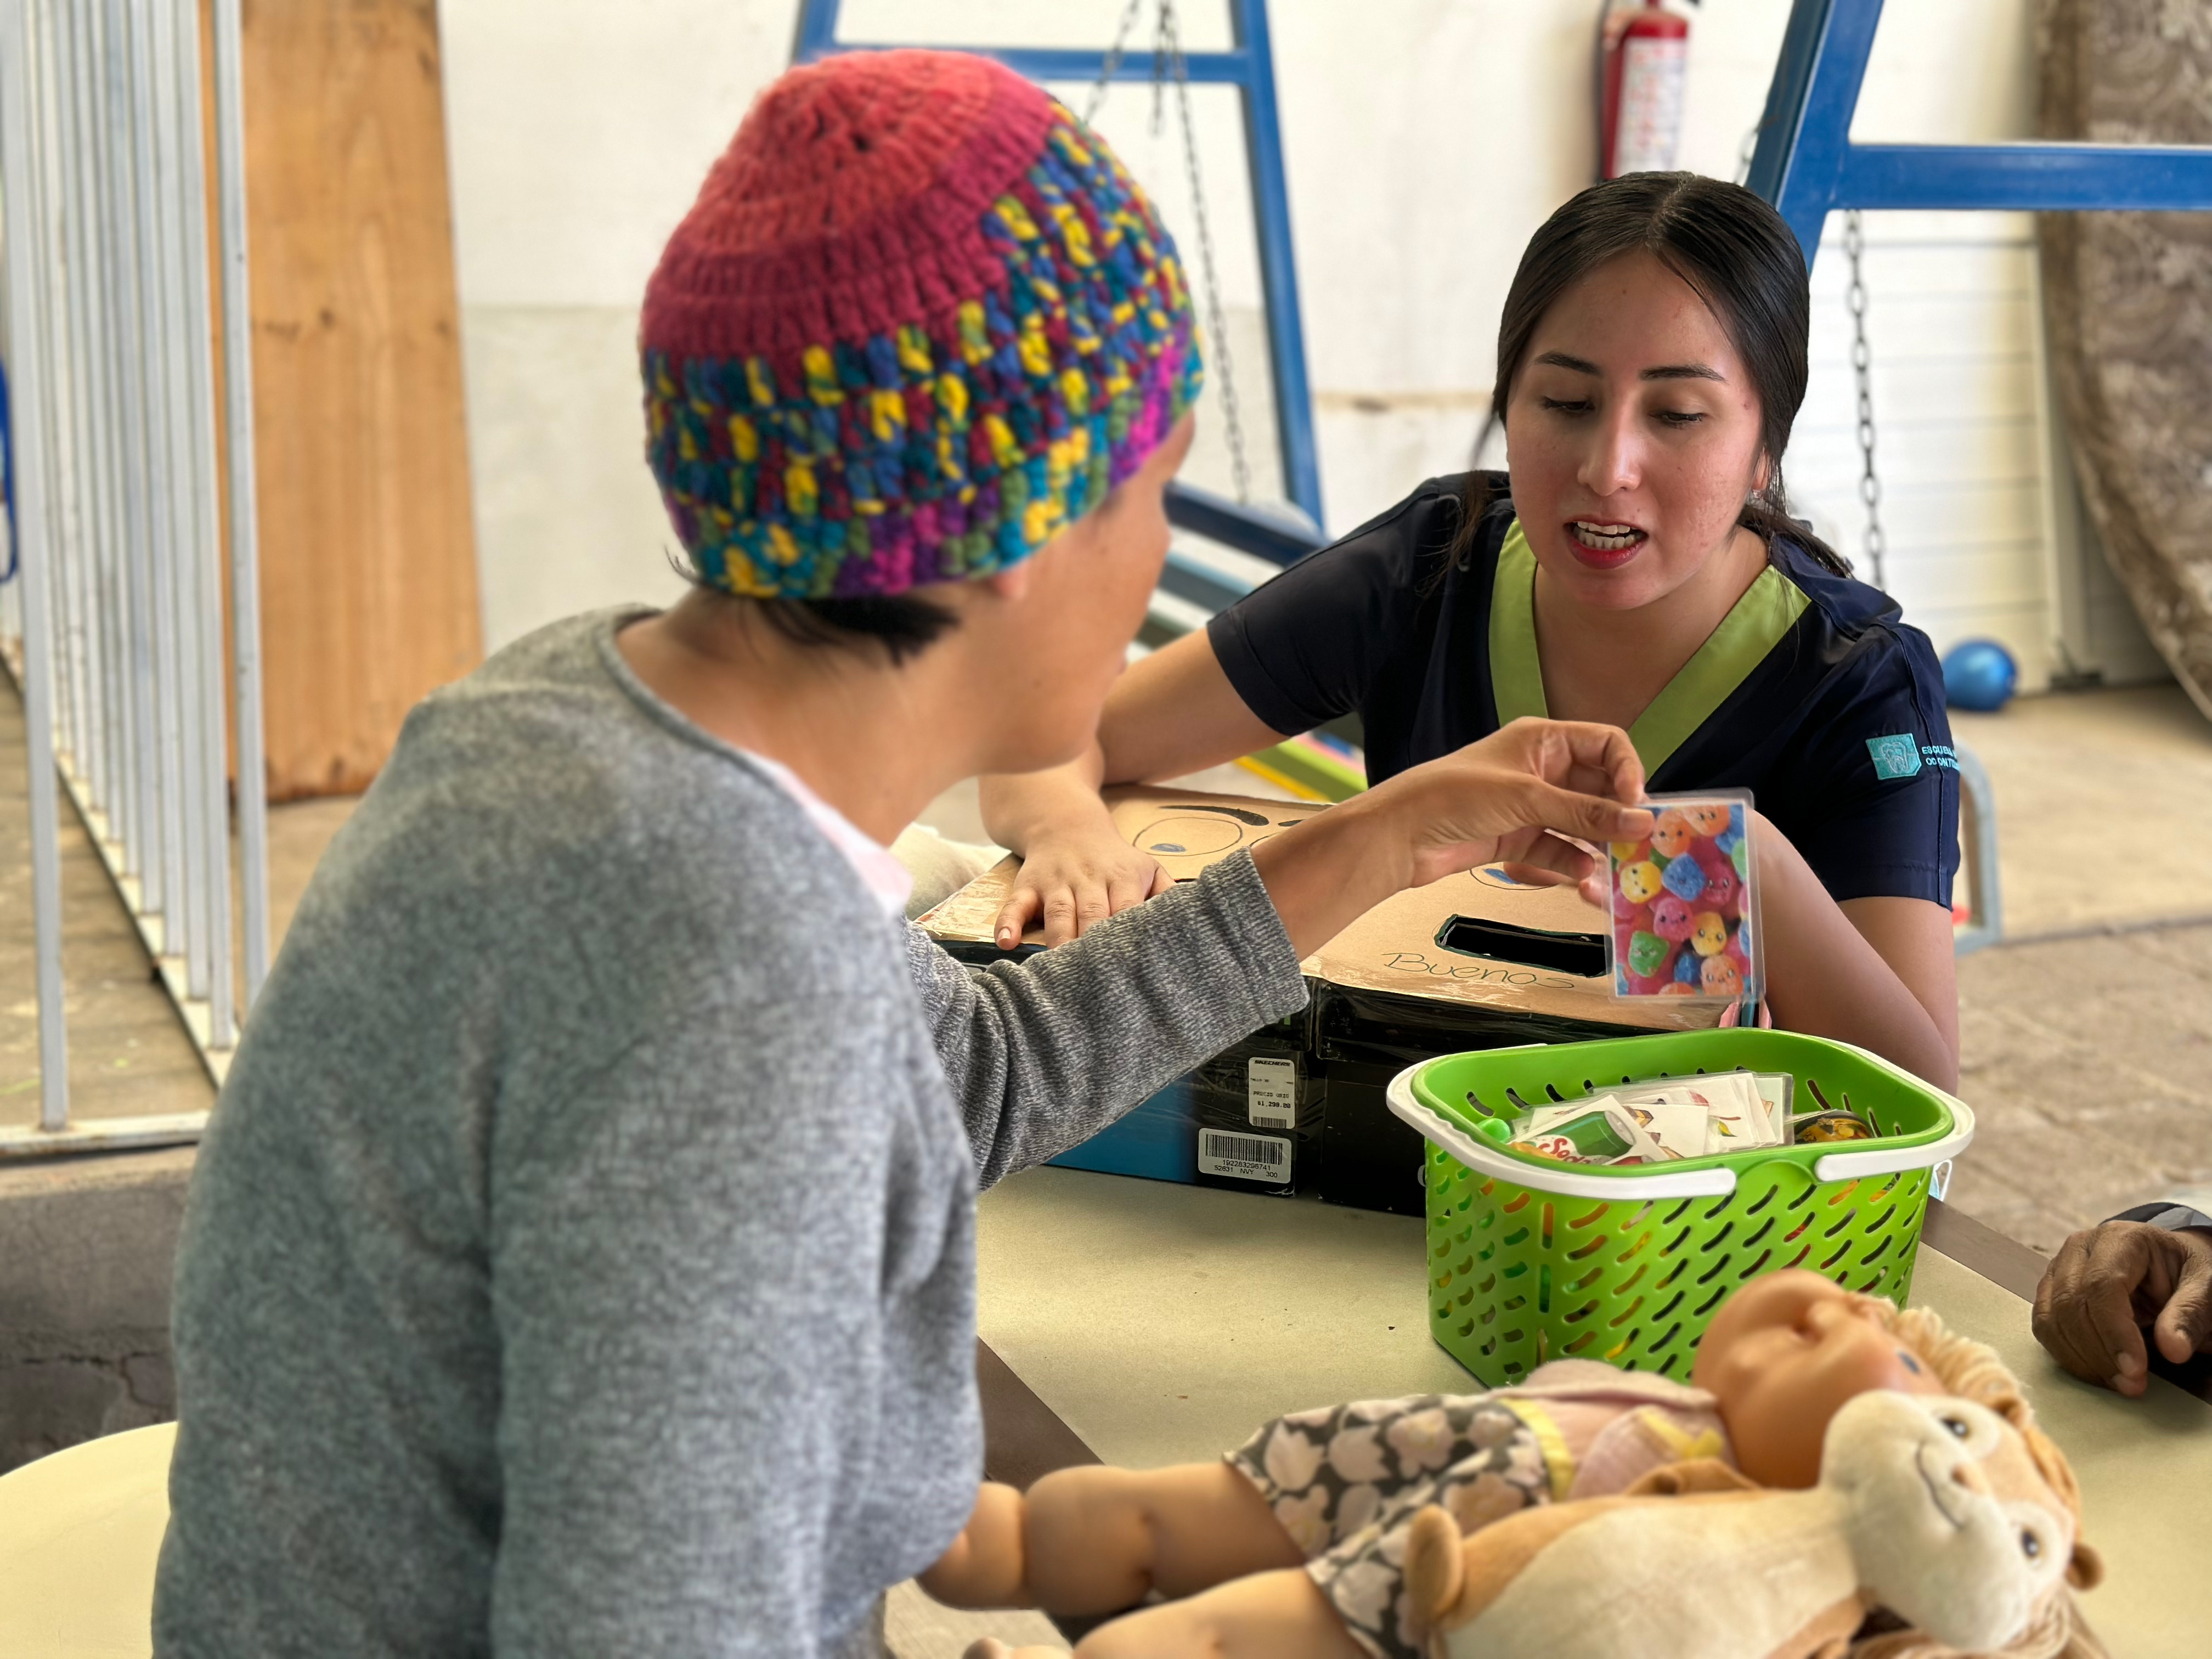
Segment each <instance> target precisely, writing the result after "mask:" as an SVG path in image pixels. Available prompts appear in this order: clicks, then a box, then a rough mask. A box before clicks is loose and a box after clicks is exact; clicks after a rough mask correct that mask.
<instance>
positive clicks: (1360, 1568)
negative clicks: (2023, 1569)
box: [921, 1272, 2080, 1659]
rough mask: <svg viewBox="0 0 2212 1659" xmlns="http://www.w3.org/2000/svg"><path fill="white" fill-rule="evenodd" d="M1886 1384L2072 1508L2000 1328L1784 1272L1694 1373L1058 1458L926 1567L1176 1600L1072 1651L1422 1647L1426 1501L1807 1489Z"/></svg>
mask: <svg viewBox="0 0 2212 1659" xmlns="http://www.w3.org/2000/svg"><path fill="white" fill-rule="evenodd" d="M1872 1389H1896V1390H1899V1391H1902V1392H1905V1393H1908V1394H1920V1395H1959V1396H1961V1397H1964V1398H1966V1399H1968V1400H1970V1401H1975V1402H1977V1403H1978V1404H1981V1405H1984V1406H1986V1407H1989V1408H1990V1409H1991V1410H1992V1411H1995V1412H1996V1413H1998V1414H1999V1415H2000V1416H2001V1417H2002V1418H2004V1419H2006V1420H2008V1422H2010V1423H2011V1424H2012V1425H2014V1426H2015V1427H2016V1428H2017V1429H2018V1430H2019V1431H2020V1432H2021V1436H2022V1437H2023V1440H2024V1441H2025V1443H2026V1444H2027V1448H2028V1451H2029V1454H2030V1455H2031V1456H2032V1458H2033V1462H2034V1463H2035V1466H2036V1468H2038V1469H2039V1471H2040V1472H2041V1474H2042V1477H2043V1479H2044V1480H2045V1481H2046V1482H2047V1483H2048V1485H2049V1486H2050V1487H2051V1491H2052V1492H2053V1493H2054V1495H2055V1497H2056V1498H2057V1501H2058V1502H2059V1503H2060V1504H2063V1506H2064V1507H2065V1508H2066V1509H2067V1510H2068V1511H2069V1513H2070V1514H2072V1515H2073V1516H2075V1519H2076V1520H2077V1522H2078V1518H2079V1510H2080V1494H2079V1492H2078V1489H2077V1488H2076V1487H2075V1483H2074V1480H2073V1476H2072V1474H2071V1472H2070V1471H2069V1469H2068V1468H2067V1467H2066V1464H2065V1461H2064V1459H2063V1457H2062V1456H2061V1455H2059V1453H2058V1452H2057V1449H2056V1448H2055V1447H2054V1446H2052V1445H2051V1443H2050V1442H2049V1441H2048V1440H2047V1439H2045V1437H2043V1436H2042V1435H2041V1433H2040V1432H2039V1431H2037V1430H2036V1429H2035V1427H2034V1425H2033V1420H2032V1419H2031V1417H2030V1414H2029V1413H2028V1410H2027V1406H2026V1404H2025V1403H2024V1402H2023V1401H2021V1397H2020V1391H2019V1389H2018V1386H2017V1385H2016V1384H2015V1383H2014V1381H2013V1379H2012V1377H2011V1376H2010V1374H2009V1373H2008V1372H2007V1371H2006V1370H2004V1368H2003V1366H2002V1364H1999V1362H1998V1361H1997V1359H1996V1357H1995V1355H1994V1354H1992V1353H1991V1352H1990V1351H1989V1350H1988V1349H1987V1348H1985V1347H1984V1346H1982V1345H1981V1344H1979V1343H1976V1342H1972V1341H1969V1340H1966V1339H1964V1338H1960V1337H1955V1336H1952V1335H1950V1334H1948V1333H1947V1332H1946V1331H1945V1330H1944V1329H1943V1328H1942V1323H1941V1322H1940V1321H1938V1320H1937V1319H1936V1316H1934V1315H1933V1314H1930V1313H1928V1312H1926V1311H1924V1310H1913V1311H1911V1312H1907V1313H1899V1311H1898V1310H1897V1309H1896V1308H1894V1307H1893V1306H1892V1305H1891V1304H1889V1303H1887V1302H1886V1301H1883V1300H1881V1298H1879V1297H1864V1296H1857V1295H1853V1294H1851V1293H1850V1292H1847V1291H1844V1290H1843V1289H1841V1288H1840V1287H1838V1285H1834V1284H1832V1283H1831V1282H1830V1281H1828V1280H1827V1279H1822V1278H1820V1277H1819V1276H1818V1275H1817V1274H1814V1273H1805V1272H1785V1273H1772V1274H1768V1275H1765V1276H1764V1277H1762V1278H1759V1279H1754V1280H1753V1281H1752V1282H1751V1283H1750V1284H1749V1285H1746V1286H1745V1287H1743V1288H1742V1289H1741V1290H1740V1291H1737V1292H1736V1293H1735V1295H1734V1296H1733V1297H1730V1298H1729V1301H1728V1302H1726V1303H1725V1304H1723V1306H1722V1307H1721V1310H1720V1311H1719V1312H1718V1313H1717V1314H1716V1315H1715V1316H1714V1318H1713V1321H1712V1323H1711V1325H1710V1326H1709V1327H1708V1328H1707V1329H1706V1332H1705V1337H1704V1339H1703V1340H1702V1341H1701V1342H1700V1343H1699V1349H1698V1357H1697V1360H1696V1363H1695V1364H1694V1366H1693V1368H1692V1373H1691V1382H1690V1383H1689V1384H1687V1385H1685V1384H1681V1383H1672V1382H1669V1381H1668V1380H1667V1379H1665V1378H1662V1377H1656V1376H1650V1375H1649V1374H1639V1373H1630V1372H1623V1371H1620V1370H1614V1369H1613V1367H1611V1366H1608V1365H1603V1364H1597V1363H1595V1362H1593V1361H1588V1360H1573V1359H1570V1360H1555V1361H1553V1363H1552V1364H1547V1365H1544V1366H1541V1367H1539V1368H1538V1369H1537V1370H1534V1372H1532V1373H1530V1375H1529V1376H1528V1379H1527V1380H1526V1381H1525V1382H1524V1383H1520V1384H1518V1385H1516V1386H1515V1387H1512V1388H1508V1389H1494V1390H1492V1391H1491V1392H1489V1393H1487V1394H1480V1395H1423V1396H1419V1397H1416V1398H1413V1399H1409V1400H1397V1401H1359V1402H1356V1403H1354V1404H1352V1405H1349V1406H1342V1407H1334V1408H1329V1409H1324V1410H1321V1411H1314V1412H1304V1413H1297V1414H1294V1415H1292V1416H1290V1417H1285V1418H1280V1419H1277V1420H1276V1421H1274V1422H1273V1423H1270V1424H1268V1425H1267V1426H1265V1427H1264V1428H1262V1429H1261V1430H1260V1431H1259V1432H1258V1433H1256V1434H1255V1435H1254V1436H1253V1437H1252V1438H1251V1439H1250V1440H1249V1441H1248V1442H1247V1443H1245V1444H1244V1445H1243V1447H1241V1448H1239V1449H1237V1451H1235V1452H1232V1453H1231V1454H1230V1455H1228V1457H1227V1458H1226V1459H1225V1461H1223V1462H1219V1463H1211V1464H1188V1465H1184V1466H1182V1467H1179V1468H1167V1469H1158V1470H1148V1471H1132V1470H1123V1469H1114V1468H1099V1467H1090V1468H1073V1469H1064V1470H1061V1471H1060V1472H1058V1473H1057V1474H1051V1475H1048V1476H1046V1477H1045V1478H1044V1479H1043V1480H1040V1481H1038V1482H1037V1483H1036V1486H1033V1487H1032V1488H1031V1489H1030V1492H1029V1493H1028V1494H1027V1495H1026V1497H1025V1496H1024V1495H1023V1494H1021V1493H1018V1492H1015V1491H1014V1490H1013V1489H1012V1488H1011V1487H1007V1486H997V1485H994V1484H988V1483H987V1484H986V1485H985V1486H984V1487H983V1489H982V1491H981V1494H980V1495H979V1497H978V1499H977V1503H976V1507H975V1513H974V1515H973V1516H971V1517H970V1519H969V1523H968V1527H967V1528H966V1529H965V1530H964V1531H963V1533H962V1534H961V1536H960V1538H959V1539H958V1540H957V1541H955V1543H954V1544H953V1547H951V1549H950V1550H949V1551H947V1552H946V1553H945V1556H944V1558H943V1559H940V1560H939V1562H938V1564H937V1565H935V1566H934V1567H933V1568H931V1569H930V1571H928V1572H927V1573H925V1574H924V1575H923V1576H922V1578H921V1583H922V1586H923V1588H924V1589H927V1590H928V1591H929V1593H930V1594H931V1595H934V1596H936V1597H937V1598H938V1599H939V1601H946V1602H949V1603H951V1604H952V1605H955V1606H963V1607H1009V1606H1036V1607H1043V1608H1045V1609H1047V1610H1048V1611H1050V1612H1054V1613H1067V1614H1094V1613H1110V1612H1113V1611H1115V1610H1116V1609H1119V1608H1123V1607H1132V1606H1134V1605H1135V1604H1136V1603H1138V1602H1140V1601H1143V1600H1144V1599H1145V1598H1146V1595H1149V1594H1151V1593H1152V1592H1155V1591H1157V1592H1158V1593H1159V1594H1160V1595H1163V1596H1165V1597H1168V1598H1170V1599H1169V1600H1168V1601H1166V1602H1165V1603H1164V1604H1163V1605H1160V1606H1157V1607H1146V1608H1144V1609H1142V1610H1141V1611H1139V1613H1134V1614H1132V1615H1131V1616H1129V1617H1127V1618H1125V1619H1121V1620H1115V1621H1114V1622H1113V1623H1112V1624H1111V1625H1109V1626H1103V1627H1102V1628H1101V1629H1100V1630H1098V1631H1097V1632H1094V1633H1093V1634H1092V1636H1091V1637H1090V1638H1087V1639H1086V1640H1085V1644H1083V1647H1082V1648H1081V1649H1080V1650H1079V1652H1080V1654H1081V1656H1082V1659H1092V1656H1094V1655H1095V1656H1097V1659H1109V1656H1118V1655H1121V1654H1124V1653H1127V1654H1132V1655H1133V1654H1139V1653H1144V1654H1158V1655H1165V1656H1174V1655H1176V1654H1179V1653H1182V1652H1184V1651H1188V1652H1191V1653H1194V1654H1196V1653H1200V1652H1204V1653H1208V1654H1214V1653H1220V1654H1225V1655H1231V1656H1235V1655H1241V1654H1246V1653H1249V1654H1252V1655H1254V1656H1258V1655H1262V1654H1265V1655H1269V1656H1279V1659H1304V1656H1312V1659H1419V1656H1420V1655H1421V1653H1422V1652H1423V1649H1424V1644H1425V1635H1424V1633H1423V1631H1422V1628H1421V1620H1420V1619H1419V1615H1418V1613H1417V1611H1416V1609H1415V1607H1414V1606H1413V1599H1412V1597H1411V1595H1410V1594H1409V1592H1408V1590H1407V1585H1406V1583H1405V1562H1406V1550H1407V1540H1408V1536H1409V1534H1410V1532H1411V1529H1412V1526H1413V1517H1414V1516H1415V1515H1416V1514H1417V1513H1419V1511H1420V1510H1423V1509H1424V1508H1425V1507H1428V1506H1431V1505H1435V1506H1439V1507H1441V1509H1442V1510H1443V1512H1444V1513H1446V1514H1447V1515H1449V1517H1450V1518H1451V1520H1452V1522H1454V1523H1455V1525H1456V1526H1457V1527H1458V1528H1459V1529H1460V1530H1461V1531H1462V1532H1463V1533H1472V1532H1474V1531H1477V1530H1478V1529H1480V1528H1483V1527H1486V1526H1488V1525H1491V1524H1492V1523H1493V1522H1498V1521H1500V1520H1502V1519H1504V1518H1505V1517H1506V1516H1511V1515H1515V1514H1516V1513H1519V1512H1520V1511H1522V1510H1526V1509H1528V1508H1530V1507H1533V1506H1534V1505H1538V1504H1550V1503H1559V1502H1566V1501H1570V1500H1579V1499H1583V1498H1592V1497H1597V1496H1602V1495H1607V1494H1615V1493H1621V1492H1628V1491H1630V1490H1632V1489H1642V1488H1644V1487H1647V1486H1649V1485H1650V1482H1651V1481H1652V1480H1654V1479H1655V1478H1656V1479H1658V1480H1662V1481H1663V1480H1665V1479H1666V1475H1665V1473H1664V1472H1665V1471H1667V1470H1668V1469H1670V1468H1674V1466H1683V1465H1691V1466H1694V1467H1696V1468H1699V1469H1701V1470H1703V1471H1705V1479H1706V1480H1713V1479H1726V1480H1732V1481H1737V1482H1740V1483H1741V1485H1743V1486H1778V1487H1795V1488H1804V1487H1809V1486H1812V1485H1813V1484H1814V1480H1816V1479H1817V1477H1818V1475H1819V1473H1820V1451H1821V1444H1822V1439H1823V1437H1824V1436H1825V1434H1826V1430H1827V1426H1828V1424H1829V1421H1830V1419H1832V1418H1833V1417H1834V1415H1835V1414H1836V1413H1837V1412H1838V1410H1839V1409H1840V1408H1841V1407H1843V1405H1844V1402H1845V1401H1849V1400H1850V1399H1852V1398H1853V1397H1855V1396H1857V1395H1861V1394H1864V1393H1866V1392H1868V1391H1869V1390H1872ZM1186 1598H1187V1599H1186ZM2070 1605H2071V1604H2070V1602H2069V1603H2068V1606H2069V1607H2070ZM2037 1651H2044V1652H2049V1653H2057V1652H2058V1651H2060V1649H2059V1648H2057V1647H2051V1648H2047V1649H2042V1650H2037Z"/></svg>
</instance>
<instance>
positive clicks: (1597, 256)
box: [1460, 173, 1850, 575]
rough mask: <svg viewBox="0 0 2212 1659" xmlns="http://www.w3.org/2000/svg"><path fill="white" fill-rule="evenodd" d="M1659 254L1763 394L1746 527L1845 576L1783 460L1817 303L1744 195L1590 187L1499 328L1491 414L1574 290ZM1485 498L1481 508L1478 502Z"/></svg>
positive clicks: (1564, 214) (1740, 191) (1540, 252)
mask: <svg viewBox="0 0 2212 1659" xmlns="http://www.w3.org/2000/svg"><path fill="white" fill-rule="evenodd" d="M1637 252H1644V253H1649V254H1650V255H1651V256H1652V257H1653V258H1656V259H1657V260H1658V261H1659V262H1660V263H1661V264H1663V265H1665V266H1666V267H1667V268H1668V270H1671V271H1673V272H1674V274H1675V275H1676V276H1680V278H1681V279H1682V280H1683V281H1684V282H1685V283H1688V284H1689V285H1690V287H1691V289H1692V290H1693V291H1694V292H1695V293H1696V295H1698V297H1699V299H1701V300H1703V301H1705V305H1706V307H1707V308H1708V309H1710V310H1711V312H1712V313H1713V315H1714V316H1715V317H1716V318H1717V319H1719V321H1720V325H1721V326H1722V327H1723V328H1724V329H1726V330H1727V331H1728V336H1729V342H1730V343H1732V344H1733V345H1734V346H1735V349H1736V354H1737V356H1741V358H1742V359H1743V362H1744V367H1745V368H1746V369H1747V370H1748V371H1749V373H1750V375H1751V384H1752V389H1753V391H1754V392H1757V393H1758V394H1759V447H1760V448H1761V449H1762V450H1764V451H1765V454H1766V458H1767V461H1768V464H1769V468H1770V470H1769V471H1768V474H1767V481H1766V486H1765V489H1761V490H1760V491H1759V494H1758V495H1755V496H1753V498H1752V500H1751V501H1748V502H1747V503H1746V505H1745V507H1744V509H1743V515H1742V517H1741V520H1738V522H1740V523H1741V525H1742V526H1744V527H1745V528H1746V529H1747V530H1753V531H1756V532H1758V533H1759V536H1760V537H1761V538H1763V539H1765V542H1766V543H1767V544H1768V546H1769V547H1770V548H1771V546H1772V545H1773V541H1774V538H1775V536H1776V535H1777V534H1778V533H1779V534H1782V535H1786V536H1787V537H1789V538H1790V540H1791V541H1794V542H1796V544H1798V545H1799V546H1801V547H1802V548H1803V549H1805V550H1806V551H1807V552H1808V553H1809V554H1811V555H1812V556H1813V557H1814V558H1815V559H1816V560H1818V561H1819V562H1820V563H1822V564H1823V565H1826V567H1828V568H1830V569H1832V570H1833V571H1835V572H1836V573H1837V574H1839V575H1848V574H1850V565H1849V564H1848V563H1846V562H1844V560H1843V559H1842V558H1841V557H1840V556H1838V554H1837V553H1836V552H1835V551H1834V550H1832V549H1831V548H1830V547H1828V546H1827V544H1826V543H1824V542H1822V541H1821V540H1820V538H1819V537H1817V536H1815V535H1814V534H1813V533H1812V532H1810V531H1808V530H1807V529H1806V528H1805V526H1803V525H1802V524H1801V523H1799V522H1798V521H1796V520H1794V519H1792V518H1791V517H1790V498H1789V495H1788V493H1787V492H1786V491H1785V490H1784V488H1783V484H1782V454H1783V452H1784V450H1786V449H1787V448H1789V447H1790V428H1791V426H1792V425H1793V424H1795V422H1796V419H1797V409H1798V405H1799V404H1802V403H1803V402H1804V401H1805V376H1806V362H1805V357H1806V344H1807V336H1808V334H1809V333H1810V331H1811V329H1812V296H1811V292H1810V283H1809V281H1808V276H1807V274H1806V270H1805V256H1804V253H1803V252H1802V250H1801V249H1800V248H1799V247H1798V246H1797V238H1796V234H1795V233H1794V232H1793V231H1791V230H1790V227H1789V225H1788V224H1787V223H1785V222H1784V220H1783V217H1782V216H1781V215H1780V214H1778V213H1777V212H1776V211H1775V210H1773V209H1772V208H1771V207H1770V206H1769V205H1768V204H1766V203H1765V201H1764V200H1763V199H1761V198H1760V197H1757V196H1755V195H1753V193H1752V192H1751V191H1747V190H1746V189H1744V188H1743V186H1742V185H1731V184H1726V183H1723V181H1722V180H1720V179H1708V178H1705V177H1704V176H1703V175H1701V174H1699V173H1630V174H1628V175H1627V176H1626V177H1625V178H1620V179H1607V181H1606V182H1605V183H1603V184H1601V185H1591V186H1590V187H1589V189H1588V190H1585V191H1583V192H1582V193H1581V194H1579V195H1577V196H1576V197H1574V198H1573V199H1572V200H1571V201H1569V202H1568V203H1567V204H1565V206H1564V207H1562V208H1560V209H1559V211H1558V212H1556V213H1554V214H1553V216H1551V217H1550V218H1549V219H1547V220H1546V221H1545V222H1544V224H1543V227H1542V228H1541V229H1540V230H1538V231H1537V233H1536V234H1535V235H1534V236H1533V237H1531V238H1530V239H1529V241H1528V251H1527V252H1524V253H1523V254H1522V256H1521V268H1520V269H1519V270H1516V271H1515V272H1514V273H1513V286H1512V287H1511V288H1510V289H1508V290H1507V291H1506V295H1505V309H1504V313H1503V315H1501V316H1500V317H1499V319H1498V384H1497V387H1496V390H1495V391H1494V392H1493V393H1492V405H1491V406H1492V409H1493V410H1496V411H1497V416H1498V419H1499V420H1500V421H1503V420H1504V417H1505V410H1506V405H1507V404H1509V403H1510V401H1511V399H1512V396H1513V381H1514V377H1515V376H1516V374H1519V373H1520V370H1521V366H1522V362H1523V360H1524V359H1526V358H1527V356H1528V348H1529V343H1530V342H1531V341H1533V340H1534V338H1535V335H1536V330H1537V328H1538V327H1539V326H1540V325H1541V324H1542V322H1543V320H1544V316H1545V313H1547V312H1548V311H1550V310H1551V308H1552V307H1553V304H1554V303H1555V302H1556V301H1558V299H1559V295H1562V294H1564V293H1565V291H1566V290H1567V289H1570V288H1571V287H1572V286H1573V285H1574V284H1575V283H1578V282H1580V281H1581V280H1582V279H1583V277H1585V276H1589V274H1590V272H1592V271H1593V270H1596V269H1597V268H1598V267H1599V266H1600V265H1603V264H1609V263H1610V262H1611V261H1613V260H1614V259H1618V258H1621V257H1622V256H1624V255H1626V254H1630V253H1637ZM1482 478H1483V475H1482V474H1480V473H1477V474H1476V475H1475V482H1474V483H1473V484H1472V485H1471V486H1470V488H1469V498H1468V501H1467V507H1468V511H1467V513H1466V514H1465V516H1464V518H1463V520H1462V525H1461V532H1460V534H1461V539H1462V548H1463V547H1464V546H1465V544H1468V543H1471V542H1472V540H1473V538H1474V532H1475V528H1476V525H1477V521H1478V520H1480V518H1481V516H1482V509H1483V508H1484V507H1486V506H1487V505H1489V496H1490V495H1491V487H1490V486H1489V485H1487V484H1486V483H1484V482H1482ZM1478 497H1479V499H1478Z"/></svg>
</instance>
